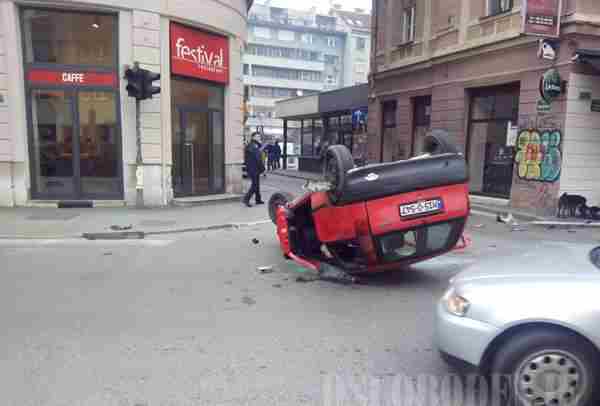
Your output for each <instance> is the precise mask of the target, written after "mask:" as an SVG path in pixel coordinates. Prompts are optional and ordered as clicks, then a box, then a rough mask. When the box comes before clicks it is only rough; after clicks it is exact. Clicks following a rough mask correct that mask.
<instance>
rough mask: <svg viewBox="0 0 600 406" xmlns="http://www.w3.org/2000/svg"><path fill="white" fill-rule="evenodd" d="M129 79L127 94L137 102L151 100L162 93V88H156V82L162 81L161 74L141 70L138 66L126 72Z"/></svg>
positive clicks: (126, 77)
mask: <svg viewBox="0 0 600 406" xmlns="http://www.w3.org/2000/svg"><path fill="white" fill-rule="evenodd" d="M125 79H127V82H128V83H127V87H126V89H127V94H128V95H129V97H135V98H136V99H137V100H146V99H151V98H152V96H153V95H155V94H158V93H160V86H154V81H156V80H159V79H160V73H154V72H150V71H149V70H146V69H141V68H139V67H138V66H137V64H136V65H135V66H134V67H133V68H128V69H127V70H125Z"/></svg>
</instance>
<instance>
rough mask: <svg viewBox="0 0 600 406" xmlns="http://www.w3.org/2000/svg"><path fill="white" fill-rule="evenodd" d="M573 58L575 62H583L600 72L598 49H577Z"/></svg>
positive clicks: (599, 52) (599, 53) (599, 51)
mask: <svg viewBox="0 0 600 406" xmlns="http://www.w3.org/2000/svg"><path fill="white" fill-rule="evenodd" d="M573 60H574V61H575V62H577V63H585V64H588V65H590V66H592V67H593V68H594V69H596V70H597V71H598V72H600V50H592V49H578V50H577V51H576V52H575V57H574V58H573Z"/></svg>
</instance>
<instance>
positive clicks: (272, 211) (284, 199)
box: [268, 192, 294, 225]
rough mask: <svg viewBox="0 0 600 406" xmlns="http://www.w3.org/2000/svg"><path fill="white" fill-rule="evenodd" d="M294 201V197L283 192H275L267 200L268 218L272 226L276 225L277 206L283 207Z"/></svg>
mask: <svg viewBox="0 0 600 406" xmlns="http://www.w3.org/2000/svg"><path fill="white" fill-rule="evenodd" d="M292 200H294V197H293V196H292V195H291V194H289V193H285V192H277V193H273V195H272V196H271V198H270V199H269V205H268V206H269V207H268V208H269V218H270V219H271V221H272V222H273V224H275V225H277V209H278V208H279V206H285V205H286V204H287V203H289V202H291V201H292Z"/></svg>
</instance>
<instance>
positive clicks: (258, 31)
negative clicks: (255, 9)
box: [254, 27, 271, 39]
mask: <svg viewBox="0 0 600 406" xmlns="http://www.w3.org/2000/svg"><path fill="white" fill-rule="evenodd" d="M254 36H255V37H256V38H267V39H268V38H271V29H270V28H267V27H254Z"/></svg>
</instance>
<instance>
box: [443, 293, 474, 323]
mask: <svg viewBox="0 0 600 406" xmlns="http://www.w3.org/2000/svg"><path fill="white" fill-rule="evenodd" d="M443 303H444V306H445V307H446V310H447V311H448V312H449V313H452V314H454V315H455V316H459V317H465V315H466V314H467V312H468V311H469V307H470V306H471V303H469V301H468V300H467V299H465V298H464V297H462V296H460V295H458V294H457V293H456V291H455V290H454V288H450V290H448V292H446V294H445V295H444V299H443Z"/></svg>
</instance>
